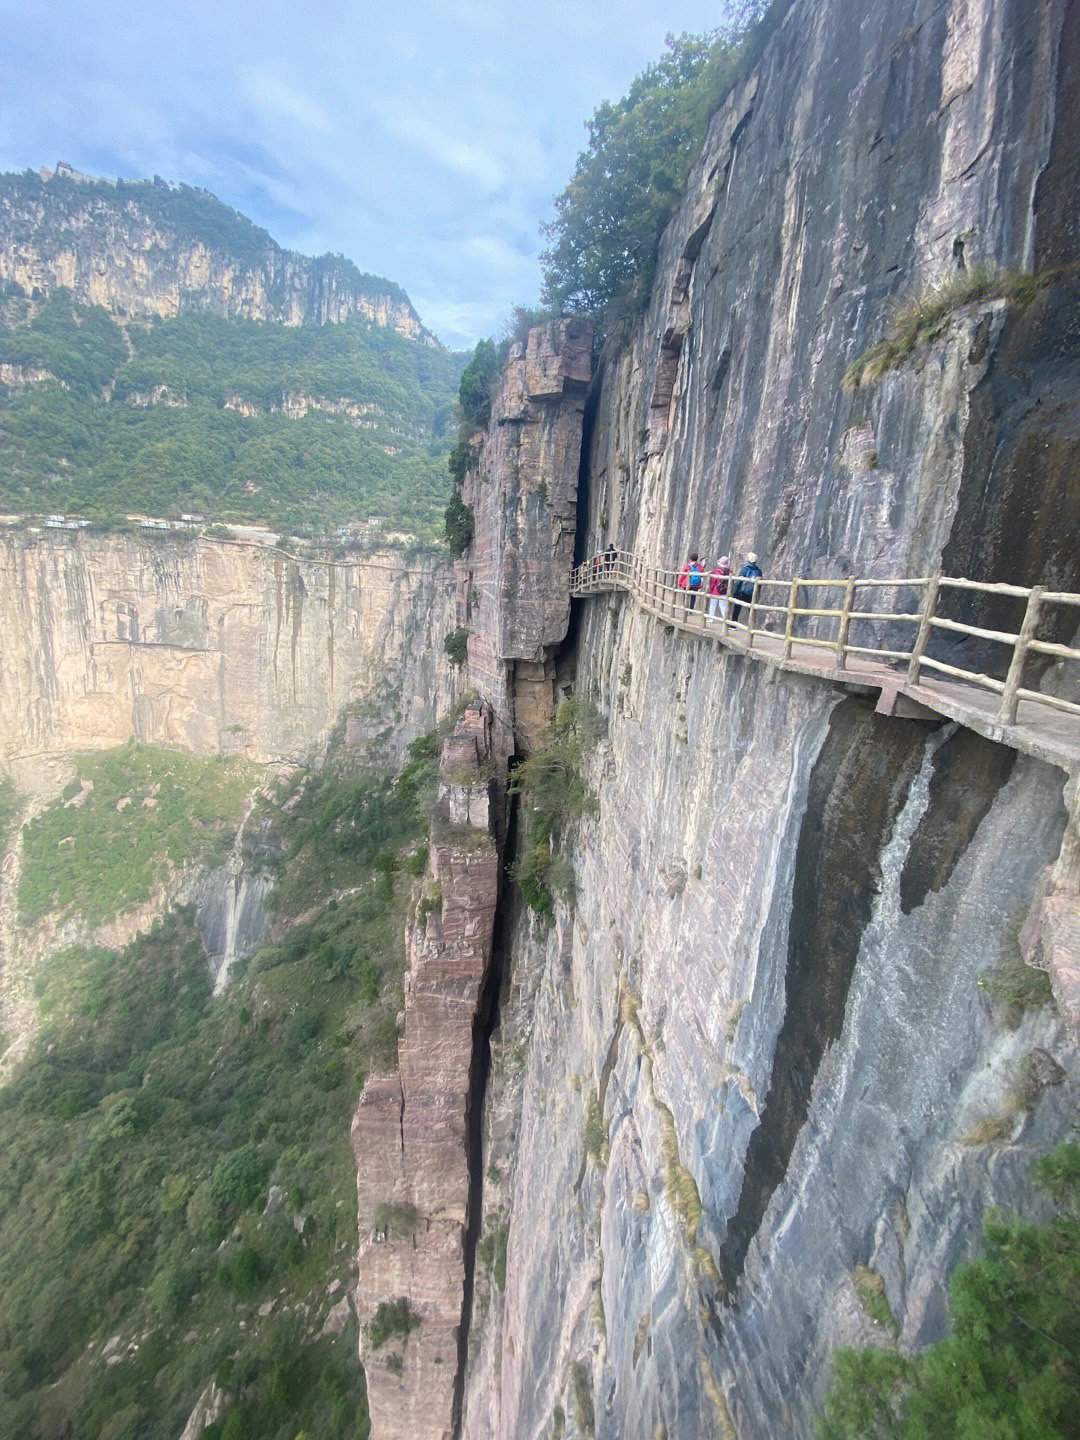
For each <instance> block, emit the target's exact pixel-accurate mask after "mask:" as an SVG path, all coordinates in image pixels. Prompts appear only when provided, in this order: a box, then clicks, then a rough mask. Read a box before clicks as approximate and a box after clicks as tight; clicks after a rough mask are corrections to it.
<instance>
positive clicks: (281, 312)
mask: <svg viewBox="0 0 1080 1440" xmlns="http://www.w3.org/2000/svg"><path fill="white" fill-rule="evenodd" d="M6 179H7V183H6V184H5V185H0V284H11V283H14V284H17V285H19V286H21V287H22V289H23V290H24V291H25V292H26V294H27V295H32V294H33V293H34V291H35V290H36V291H39V292H41V293H43V294H48V293H50V292H51V291H53V290H56V289H58V288H60V287H64V288H65V289H67V290H70V291H71V293H72V295H73V296H74V297H75V299H76V300H78V301H80V302H81V303H82V304H84V305H101V306H102V307H104V309H106V310H108V311H110V312H111V313H112V314H114V315H120V316H129V317H131V318H132V319H148V318H150V317H151V316H160V317H162V318H169V317H171V316H174V315H179V314H182V313H183V312H184V311H187V310H198V311H205V312H208V313H210V314H213V315H222V316H225V317H227V318H229V319H236V318H241V319H245V320H276V321H279V322H282V323H284V324H286V325H305V324H318V325H323V324H330V323H336V322H340V321H342V320H347V319H349V318H350V317H351V316H354V315H355V316H361V317H362V318H364V319H366V320H370V321H372V322H373V323H375V324H377V325H385V326H389V327H391V328H392V329H394V330H396V331H398V333H399V334H401V335H405V336H406V337H408V338H409V339H413V340H420V341H423V342H424V343H427V344H434V343H435V341H434V339H433V337H432V336H431V335H430V334H429V333H428V332H427V331H426V330H425V329H424V327H423V325H421V323H420V319H419V317H418V316H417V314H416V311H415V310H414V309H413V307H412V305H411V303H410V301H409V299H408V296H407V295H405V293H404V292H403V291H402V290H401V289H400V288H399V287H398V286H396V285H393V284H391V283H390V282H388V281H379V279H378V278H377V277H375V276H365V275H361V274H360V272H359V271H357V270H356V268H355V266H353V265H351V264H350V263H349V262H348V261H346V260H344V259H342V258H341V257H340V256H334V255H324V256H320V257H317V258H311V257H309V256H306V255H299V254H296V253H295V252H294V251H290V250H283V249H281V247H280V246H278V245H276V244H275V243H274V241H273V240H271V238H270V236H269V235H267V234H266V232H265V231H262V230H259V229H258V228H257V227H256V226H254V225H252V224H251V223H250V222H249V221H245V220H243V219H242V217H240V216H238V215H236V214H235V213H234V212H233V211H231V210H229V208H228V206H226V205H223V204H221V202H220V201H218V200H215V199H214V197H213V196H211V195H208V194H206V192H205V191H194V190H191V189H190V188H189V187H178V186H168V185H166V184H165V183H164V182H163V181H157V182H154V183H153V184H126V185H122V186H113V185H111V184H110V183H109V182H107V181H102V180H93V179H89V178H87V177H80V178H77V179H73V178H70V177H68V176H65V175H64V174H63V173H58V172H54V171H43V172H42V175H41V177H38V176H34V175H19V176H11V177H6ZM178 197H179V198H181V199H186V200H187V202H188V204H187V209H188V210H190V211H191V217H190V218H187V217H186V216H185V215H184V213H183V210H182V207H181V206H180V205H179V204H178V203H177V201H178ZM177 212H179V213H177ZM174 214H175V215H177V218H173V217H174ZM215 230H218V231H219V232H221V236H222V238H221V241H220V242H216V241H215V239H214V231H215ZM238 242H239V243H238Z"/></svg>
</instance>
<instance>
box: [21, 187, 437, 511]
mask: <svg viewBox="0 0 1080 1440" xmlns="http://www.w3.org/2000/svg"><path fill="white" fill-rule="evenodd" d="M463 364H464V357H463V356H461V355H456V354H452V353H451V352H449V351H446V350H444V349H443V348H442V347H441V346H440V345H439V344H438V343H437V342H436V341H435V339H434V338H433V337H432V336H431V335H430V334H429V333H428V332H427V331H426V330H424V328H423V326H422V325H421V324H420V321H419V319H418V317H417V316H416V313H415V311H414V310H413V308H412V305H411V304H410V302H409V299H408V297H407V296H406V294H405V293H404V291H403V290H401V289H400V288H399V287H398V286H397V285H394V284H393V283H392V282H391V281H388V280H381V279H379V278H377V277H375V276H372V275H365V274H362V273H361V272H360V271H359V270H358V269H357V268H356V267H355V266H354V265H353V264H352V263H351V262H350V261H348V260H345V259H342V258H341V257H339V256H324V257H321V258H319V259H309V258H308V257H305V256H302V255H296V254H293V253H291V252H289V251H285V250H282V249H280V247H279V246H277V245H276V244H275V243H274V241H273V240H272V239H271V238H270V236H269V235H267V233H266V232H265V231H264V230H260V229H259V228H258V227H257V226H255V225H253V224H252V223H251V221H249V220H247V219H245V217H244V216H242V215H239V214H237V212H236V211H234V210H230V209H229V208H228V207H227V206H225V205H222V204H221V202H220V201H218V200H216V199H215V198H214V197H213V196H212V195H209V194H207V193H206V192H205V191H201V190H193V189H191V188H190V187H188V186H183V185H179V186H178V185H170V184H166V183H165V182H164V181H160V180H154V181H152V182H139V183H127V182H117V183H115V184H113V183H112V182H108V181H103V180H93V179H86V178H83V177H80V176H78V175H76V174H74V172H70V173H65V172H63V171H60V170H58V171H56V172H47V171H46V172H43V173H42V174H41V175H39V174H36V173H34V172H27V173H26V174H23V175H5V176H0V455H2V459H3V463H2V464H0V511H5V512H11V513H17V514H41V513H43V512H63V513H65V514H67V513H71V514H77V515H82V516H87V517H89V518H97V519H103V520H110V519H113V518H115V517H117V516H119V515H122V514H126V513H131V512H133V511H134V512H141V513H150V514H154V515H169V514H177V513H180V512H182V511H199V512H201V513H204V514H205V515H206V516H207V517H208V518H209V519H212V520H218V521H224V522H226V523H228V522H229V521H239V520H259V521H265V522H266V523H268V524H270V525H272V526H275V527H277V528H281V529H284V530H289V531H292V532H294V533H305V532H311V531H313V530H314V531H325V530H329V529H332V528H334V527H337V526H339V525H342V524H345V523H348V522H349V521H354V520H361V521H366V520H368V519H369V517H371V516H376V517H378V519H379V521H380V522H381V525H382V527H383V528H384V529H394V530H406V531H409V532H411V533H414V534H417V535H420V536H422V537H424V538H428V539H430V538H434V537H435V536H436V535H437V533H438V531H439V529H440V522H441V515H442V510H443V506H444V505H445V500H446V492H447V488H448V480H447V470H446V458H447V454H448V451H449V446H450V441H451V438H452V436H451V430H452V426H451V423H450V422H451V417H452V406H453V399H454V396H455V394H456V391H457V385H458V379H459V377H460V374H461V370H462V367H463Z"/></svg>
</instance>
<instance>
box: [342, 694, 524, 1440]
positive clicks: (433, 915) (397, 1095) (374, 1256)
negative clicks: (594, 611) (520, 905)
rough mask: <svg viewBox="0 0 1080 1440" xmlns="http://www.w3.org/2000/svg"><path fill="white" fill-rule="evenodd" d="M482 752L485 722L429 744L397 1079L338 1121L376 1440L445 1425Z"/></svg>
mask: <svg viewBox="0 0 1080 1440" xmlns="http://www.w3.org/2000/svg"><path fill="white" fill-rule="evenodd" d="M492 756H493V740H492V717H491V714H490V711H489V710H488V709H487V707H484V708H483V709H479V708H478V709H472V710H468V711H466V713H465V715H464V717H463V718H462V720H461V721H460V722H459V723H458V725H457V727H456V728H455V730H454V732H453V734H452V735H451V737H450V738H449V740H447V742H446V744H445V746H444V748H443V752H442V756H441V759H440V767H439V768H440V784H439V799H438V803H437V806H436V812H435V815H434V817H433V819H432V824H431V835H430V848H429V856H428V868H427V872H426V874H425V876H424V878H423V880H422V881H421V882H420V883H419V885H418V886H417V894H416V907H415V910H414V913H413V916H412V919H411V920H410V922H409V924H408V926H407V929H406V952H407V956H408V971H407V974H406V979H405V1012H404V1028H403V1031H402V1034H401V1038H400V1041H399V1046H398V1066H397V1070H396V1071H394V1072H390V1073H387V1074H374V1075H372V1076H370V1077H369V1079H368V1081H367V1083H366V1085H365V1087H364V1091H363V1094H362V1096H361V1098H360V1103H359V1105H358V1107H357V1111H356V1116H355V1119H354V1121H353V1126H352V1141H353V1148H354V1151H355V1154H356V1164H357V1195H358V1205H359V1223H360V1247H359V1257H358V1277H357V1287H356V1297H357V1313H358V1314H359V1315H360V1318H361V1321H362V1322H363V1326H364V1328H363V1333H362V1338H361V1358H362V1360H363V1362H364V1368H365V1371H366V1374H367V1393H368V1405H369V1408H370V1411H371V1419H372V1434H373V1435H374V1436H375V1437H377V1440H394V1437H400V1440H450V1437H451V1436H452V1434H453V1433H454V1430H455V1425H456V1412H457V1407H458V1395H459V1385H460V1361H461V1358H462V1355H463V1353H464V1343H463V1341H464V1337H463V1334H462V1326H463V1323H464V1318H463V1317H464V1305H465V1295H466V1248H467V1234H468V1227H469V1220H470V1194H471V1184H472V1176H471V1165H472V1156H471V1154H470V1119H471V1114H472V1106H473V1104H474V1099H473V1084H474V1073H473V1071H474V1032H475V1030H476V1028H477V1026H478V1024H479V1020H480V1006H481V995H482V991H483V987H484V983H485V980H486V979H487V976H488V972H489V967H490V965H491V958H492V931H493V925H494V920H495V906H496V900H497V896H498V887H499V854H498V848H497V845H496V841H495V835H494V817H493V814H492V803H493V796H494V793H495V792H494V788H493V785H492V779H491V776H492ZM470 1248H471V1247H470ZM469 1258H471V1256H470V1257H469ZM395 1306H396V1307H397V1310H396V1315H397V1324H396V1326H392V1327H388V1326H387V1320H388V1318H389V1317H390V1316H392V1315H393V1314H394V1313H395V1311H394V1310H393V1308H392V1307H395ZM388 1329H389V1333H388Z"/></svg>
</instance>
